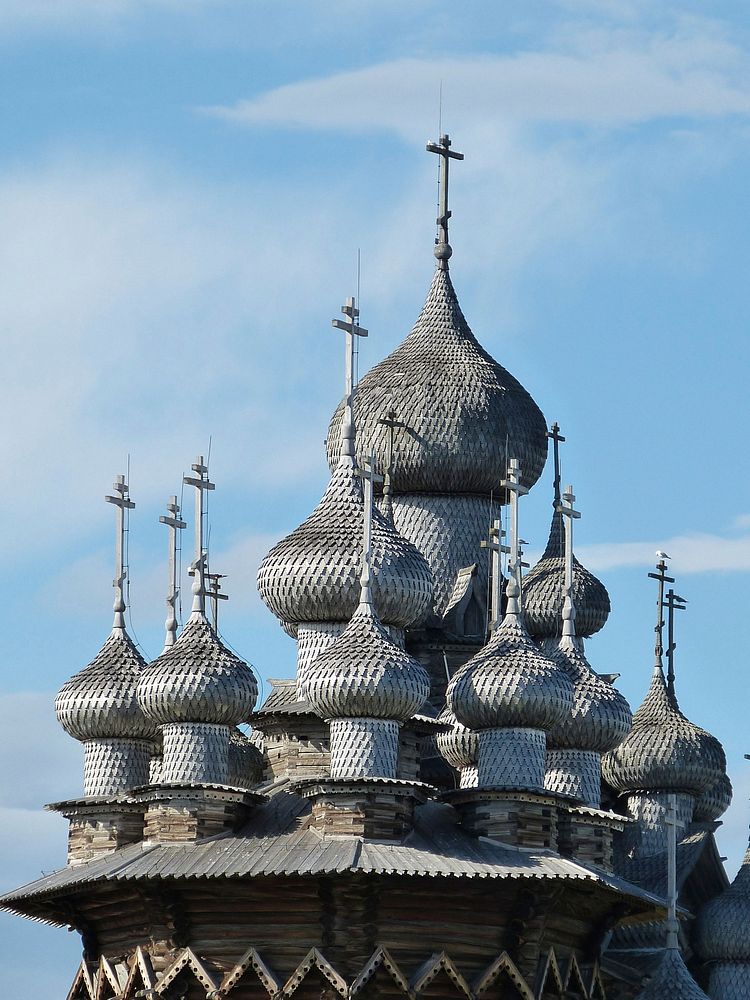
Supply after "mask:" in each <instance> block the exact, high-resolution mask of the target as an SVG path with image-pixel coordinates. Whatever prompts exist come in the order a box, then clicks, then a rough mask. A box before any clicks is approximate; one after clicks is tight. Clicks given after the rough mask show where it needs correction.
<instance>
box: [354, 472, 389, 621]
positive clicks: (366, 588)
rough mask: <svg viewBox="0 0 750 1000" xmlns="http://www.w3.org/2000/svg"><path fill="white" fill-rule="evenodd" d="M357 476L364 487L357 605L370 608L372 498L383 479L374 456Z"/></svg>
mask: <svg viewBox="0 0 750 1000" xmlns="http://www.w3.org/2000/svg"><path fill="white" fill-rule="evenodd" d="M355 474H356V475H357V476H359V478H360V479H361V480H362V485H363V487H364V501H365V502H364V530H363V532H362V573H361V575H360V578H359V582H360V584H361V586H362V590H361V593H360V598H359V603H360V607H361V606H363V605H365V606H367V607H370V608H371V607H372V592H371V583H372V581H371V572H370V568H371V567H370V561H371V555H372V551H371V550H372V497H373V486H374V484H375V483H382V482H383V477H382V476H379V475H378V474H377V473H376V472H375V455H374V454H370V457H369V458H366V459H365V461H364V468H363V469H357V470H356V473H355Z"/></svg>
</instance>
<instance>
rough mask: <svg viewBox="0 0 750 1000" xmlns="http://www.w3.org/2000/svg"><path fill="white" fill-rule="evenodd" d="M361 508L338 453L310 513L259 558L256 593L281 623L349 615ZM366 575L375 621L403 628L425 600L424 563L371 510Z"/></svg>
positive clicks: (350, 471)
mask: <svg viewBox="0 0 750 1000" xmlns="http://www.w3.org/2000/svg"><path fill="white" fill-rule="evenodd" d="M362 511H363V500H362V486H361V483H360V482H359V479H358V478H357V476H356V475H355V472H354V466H353V464H352V460H351V458H350V457H349V456H347V455H344V456H342V460H341V462H340V464H339V465H338V467H337V468H336V470H335V471H334V473H333V475H332V477H331V480H330V482H329V484H328V487H327V489H326V491H325V493H324V494H323V498H322V500H321V501H320V503H319V504H318V506H317V507H316V508H315V510H314V511H313V512H312V514H311V515H310V516H309V517H308V518H307V520H306V521H305V522H304V523H303V524H301V525H300V526H299V527H298V528H297V529H296V530H295V531H293V532H292V533H291V534H290V535H287V537H286V538H284V539H282V540H281V541H280V542H278V544H276V545H274V547H273V548H272V549H271V551H270V552H269V553H268V555H267V556H266V557H265V559H264V560H263V562H262V563H261V564H260V569H259V570H258V590H259V592H260V596H261V597H262V598H263V601H264V602H265V603H266V605H267V606H268V607H269V608H270V610H271V611H272V612H273V613H274V615H276V617H277V618H279V619H281V621H282V622H285V623H291V624H294V625H296V624H299V623H300V622H344V621H349V619H350V618H351V617H352V615H353V614H354V612H355V610H356V608H357V605H358V604H359V570H360V562H361V546H362ZM372 574H373V575H372V591H373V600H374V602H375V609H376V611H377V614H378V617H379V618H380V619H381V620H382V621H384V622H385V623H386V624H388V625H396V626H399V627H402V628H403V627H406V626H409V625H413V624H415V623H416V622H418V621H419V620H420V619H421V618H422V617H423V616H424V614H425V612H426V611H427V610H428V608H429V607H430V605H431V603H432V590H433V581H432V573H431V571H430V567H429V565H428V564H427V561H426V560H425V558H424V556H423V555H422V554H421V553H420V552H419V551H418V550H417V549H416V548H415V546H414V545H412V543H411V542H408V541H407V540H406V539H405V538H403V537H402V536H401V535H399V534H398V533H397V532H396V530H395V529H394V528H393V527H392V525H391V524H390V523H389V521H388V520H387V518H386V517H384V516H383V514H381V513H380V512H379V511H378V510H375V511H373V523H372ZM285 627H286V626H285Z"/></svg>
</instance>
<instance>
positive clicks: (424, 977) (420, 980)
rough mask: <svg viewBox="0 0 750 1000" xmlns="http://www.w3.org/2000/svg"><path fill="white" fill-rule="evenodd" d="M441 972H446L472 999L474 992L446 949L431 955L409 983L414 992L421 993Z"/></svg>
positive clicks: (465, 994)
mask: <svg viewBox="0 0 750 1000" xmlns="http://www.w3.org/2000/svg"><path fill="white" fill-rule="evenodd" d="M441 972H444V973H445V974H446V975H447V976H448V978H449V979H450V980H451V982H452V983H453V984H454V985H455V986H456V987H457V988H458V989H459V990H461V992H462V993H463V994H464V996H466V997H468V998H469V1000H471V997H472V993H471V988H470V987H469V984H468V983H467V982H466V980H465V979H464V977H463V976H462V975H461V973H460V972H459V971H458V969H457V968H456V966H455V965H454V964H453V961H452V959H450V958H449V957H448V956H447V955H446V954H445V952H444V951H441V952H436V953H435V954H434V955H431V956H430V957H429V958H428V959H427V961H426V962H424V963H423V964H422V965H421V966H420V967H419V968H418V969H417V971H416V972H415V973H414V975H413V976H412V978H411V982H410V983H409V987H410V989H411V991H412V992H413V993H419V992H420V990H423V989H424V988H425V987H426V986H429V984H430V983H431V982H432V980H433V979H434V978H435V977H436V976H437V975H439V973H441Z"/></svg>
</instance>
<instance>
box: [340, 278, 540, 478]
mask: <svg viewBox="0 0 750 1000" xmlns="http://www.w3.org/2000/svg"><path fill="white" fill-rule="evenodd" d="M344 408H345V407H344V403H343V402H342V403H341V404H340V405H339V407H338V408H337V410H336V412H335V413H334V415H333V418H332V420H331V424H330V427H329V431H328V461H329V464H330V466H331V468H332V469H333V468H335V467H336V464H337V462H338V458H339V451H338V442H339V435H340V427H341V423H342V420H343V416H344ZM356 410H357V426H358V436H357V461H358V463H361V462H362V461H363V460H364V458H365V457H366V456H367V455H369V454H370V453H371V452H374V454H375V461H376V465H377V466H378V467H379V468H385V467H386V465H387V460H388V449H389V443H390V437H389V433H390V428H387V427H386V426H385V425H384V424H383V423H381V422H380V421H381V419H382V418H383V417H384V415H385V414H386V413H387V412H388V411H389V410H394V411H395V412H396V413H398V414H399V417H400V419H401V422H400V424H399V426H397V427H395V428H394V429H393V439H392V441H393V451H394V453H395V454H397V455H398V464H397V466H396V468H395V469H394V470H393V490H394V492H395V493H490V492H492V491H493V490H497V488H498V483H499V482H500V481H501V480H502V479H504V477H505V472H506V464H507V457H506V456H507V455H514V456H516V457H517V458H518V459H520V462H521V466H522V468H523V470H524V480H523V482H524V485H525V486H526V487H529V488H530V487H531V486H533V485H534V483H535V482H536V481H537V479H538V478H539V476H540V474H541V472H542V469H543V468H544V462H545V459H546V457H547V438H546V426H545V421H544V416H543V414H542V412H541V410H540V409H539V407H538V406H537V405H536V403H535V402H534V400H533V399H532V398H531V396H530V395H529V393H528V392H527V391H526V390H525V389H524V388H523V386H522V385H521V384H520V382H518V381H517V380H516V379H515V378H514V377H513V376H512V375H511V374H509V373H508V372H507V371H506V370H505V369H504V368H503V367H502V366H501V365H499V364H498V363H497V362H496V361H495V360H494V359H493V358H492V357H491V356H490V355H489V354H488V353H487V351H485V350H484V349H483V348H482V347H481V346H480V345H479V343H478V342H477V340H476V338H475V337H474V334H473V333H472V332H471V330H470V329H469V326H468V324H467V322H466V320H465V319H464V315H463V313H462V312H461V307H460V306H459V304H458V299H457V298H456V293H455V291H454V288H453V284H452V283H451V279H450V276H449V274H448V270H447V268H442V267H438V269H437V270H436V272H435V276H434V278H433V281H432V284H431V286H430V290H429V292H428V295H427V301H426V302H425V305H424V308H423V309H422V312H421V314H420V316H419V318H418V320H417V322H416V324H415V325H414V329H413V330H412V331H411V333H410V334H409V336H408V337H407V338H406V340H404V342H403V343H402V344H401V345H400V347H397V348H396V350H395V351H393V352H392V353H391V354H390V355H389V356H388V357H387V358H385V360H383V361H381V362H380V364H378V365H376V366H375V367H374V368H372V369H371V370H370V371H369V372H368V373H367V374H366V375H365V376H364V378H362V380H361V381H360V382H359V384H358V386H357V397H356Z"/></svg>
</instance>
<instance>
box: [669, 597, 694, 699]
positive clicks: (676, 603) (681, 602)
mask: <svg viewBox="0 0 750 1000" xmlns="http://www.w3.org/2000/svg"><path fill="white" fill-rule="evenodd" d="M687 603H688V602H687V600H686V599H685V598H684V597H680V595H679V594H676V593H675V592H674V590H673V589H672V587H670V588H669V590H668V591H667V599H666V600H665V601H664V604H663V607H665V608H666V609H667V691H669V694H670V695H671V696H672V697H673V698H674V697H675V692H674V680H675V675H674V651H675V649H677V643H676V642H675V641H674V613H675V611H684V610H685V609H686V607H687Z"/></svg>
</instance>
